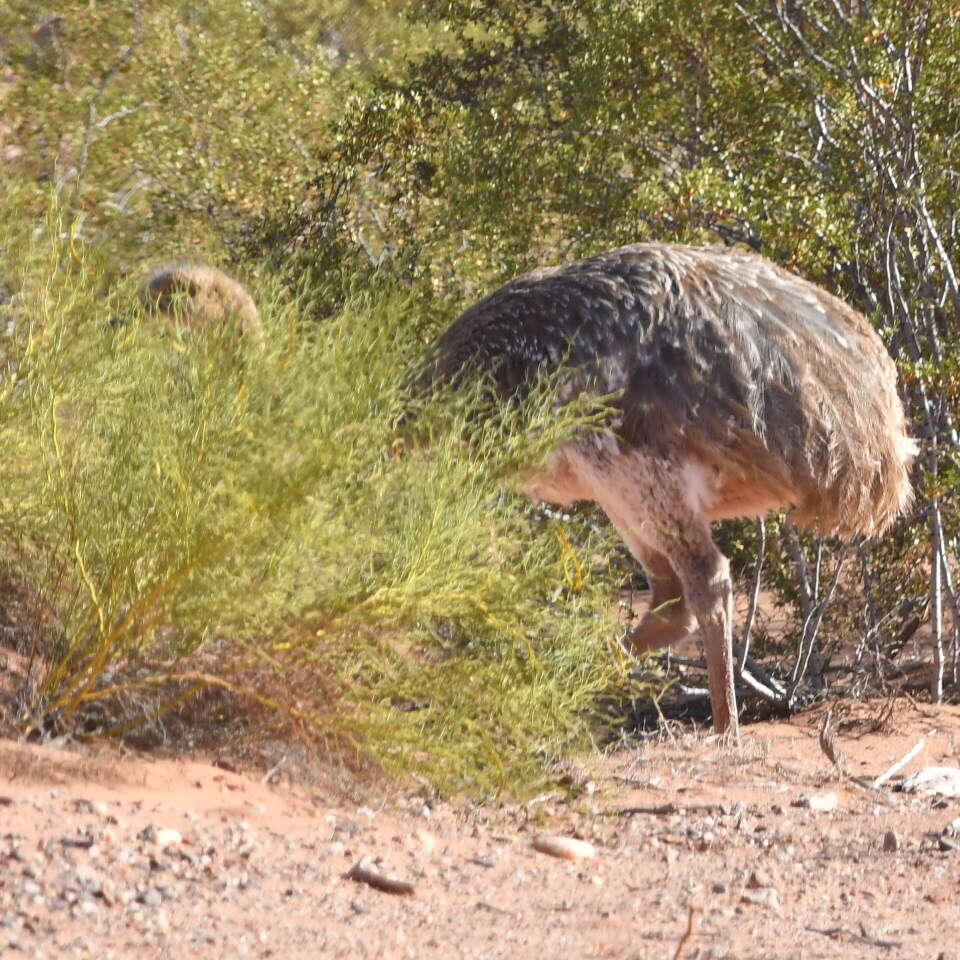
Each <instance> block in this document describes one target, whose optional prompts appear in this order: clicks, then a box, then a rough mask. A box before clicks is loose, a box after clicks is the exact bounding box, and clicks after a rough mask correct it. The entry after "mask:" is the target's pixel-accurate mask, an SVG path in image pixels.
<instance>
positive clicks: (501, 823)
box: [0, 702, 960, 960]
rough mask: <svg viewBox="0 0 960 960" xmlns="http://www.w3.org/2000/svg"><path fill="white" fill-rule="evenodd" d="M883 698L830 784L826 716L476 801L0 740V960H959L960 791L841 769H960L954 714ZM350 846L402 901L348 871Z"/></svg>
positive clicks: (854, 719)
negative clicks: (573, 790) (556, 785)
mask: <svg viewBox="0 0 960 960" xmlns="http://www.w3.org/2000/svg"><path fill="white" fill-rule="evenodd" d="M880 712H881V705H879V704H877V705H874V706H873V707H871V706H870V705H866V706H862V707H858V708H857V712H856V715H854V716H850V717H847V718H846V719H843V718H842V717H839V716H838V717H837V718H836V719H835V720H834V726H835V729H836V730H837V733H836V739H835V746H836V749H837V751H839V753H840V754H841V755H842V761H843V763H844V765H845V769H846V771H847V773H846V775H845V774H841V773H839V772H838V771H837V769H836V767H835V766H834V765H833V764H832V763H831V762H830V761H829V760H828V759H827V758H826V756H824V754H823V753H822V752H821V750H820V747H819V745H818V736H817V734H818V730H819V728H820V724H821V719H822V715H823V708H821V709H820V710H818V711H817V712H815V713H810V714H807V715H804V716H801V717H797V718H795V719H794V720H792V721H789V722H788V721H780V722H775V723H765V724H758V725H753V726H750V727H747V728H746V729H745V735H744V737H743V742H742V744H741V745H740V746H739V747H733V746H730V745H727V744H722V743H718V742H717V741H715V740H714V739H712V738H710V737H705V736H702V735H701V736H696V735H692V734H690V733H684V734H680V735H677V736H676V737H675V738H669V737H661V738H659V739H658V740H656V741H654V742H648V743H644V744H641V745H636V744H629V745H625V746H623V747H621V748H619V749H617V750H616V751H614V752H612V753H611V754H609V755H607V756H604V757H599V756H597V757H594V758H591V759H588V760H586V761H585V763H584V767H583V769H578V770H574V771H573V773H574V777H575V779H578V780H579V784H580V785H579V795H578V796H576V797H573V798H571V797H567V796H562V795H561V794H560V793H557V794H555V795H550V796H544V797H538V798H536V799H535V800H534V801H533V802H530V803H525V804H520V805H502V806H496V807H492V806H487V807H480V806H476V805H471V804H469V803H466V802H461V803H456V802H454V803H446V802H444V803H440V802H432V801H429V800H425V799H424V796H423V795H422V794H412V793H403V792H394V793H390V794H387V795H374V794H373V793H372V792H370V791H369V790H368V793H369V795H367V796H365V797H363V799H362V801H360V802H358V801H357V800H354V801H349V802H348V801H346V800H344V799H343V798H342V795H340V797H339V798H338V797H337V795H336V794H335V793H334V792H333V791H324V790H320V789H317V788H309V789H308V788H304V787H302V786H296V785H293V784H291V783H289V782H287V781H286V780H285V779H284V777H283V774H282V771H281V772H280V773H277V774H275V775H274V776H273V777H272V778H271V779H270V780H269V781H267V782H265V781H264V777H263V775H262V774H245V773H242V772H233V771H230V770H225V769H220V768H218V767H216V766H214V765H212V764H211V763H207V762H204V761H203V760H201V759H198V758H158V757H156V756H149V755H148V756H143V755H130V754H129V753H120V752H118V751H117V750H115V749H113V748H110V749H107V748H104V747H99V748H90V747H85V748H63V747H60V748H54V747H51V746H44V747H39V746H28V745H22V744H15V743H12V742H9V741H8V742H0V956H3V957H6V956H8V955H9V956H19V955H22V956H30V957H49V958H60V957H91V956H92V957H97V958H100V960H107V958H114V957H116V958H121V957H122V958H128V957H130V958H133V957H137V958H148V957H149V958H152V957H172V958H173V957H177V958H178V957H201V956H202V957H208V958H210V957H285V958H298V957H304V958H307V957H311V958H313V957H383V958H392V957H397V958H401V957H411V958H413V957H444V958H449V957H510V958H527V957H531V958H532V957H537V958H539V957H566V958H571V960H573V958H581V957H582V958H586V957H617V958H628V960H639V958H644V960H645V958H651V960H653V958H657V960H660V958H663V960H673V958H679V957H683V958H686V960H692V958H706V957H715V958H720V957H729V958H736V960H746V958H785V960H787V958H789V960H798V958H811V960H813V958H820V957H824V958H826V957H868V958H869V957H889V958H905V960H907V958H909V960H917V958H929V960H936V958H938V957H940V958H960V849H958V848H960V839H958V840H957V841H956V842H954V839H953V834H952V832H951V831H950V830H949V829H948V830H947V832H946V833H944V832H943V831H944V829H945V828H947V827H948V825H949V824H950V823H951V821H953V820H954V818H956V817H958V816H960V798H956V797H954V798H944V797H937V796H927V795H918V794H908V793H904V792H898V791H896V790H895V789H890V787H891V786H895V785H896V783H897V781H898V780H899V779H900V777H899V776H897V777H893V778H891V780H890V781H888V784H887V785H886V786H885V788H883V789H879V790H877V789H872V788H871V787H869V785H867V786H864V785H862V784H861V783H858V782H857V780H856V779H854V778H859V779H860V780H863V781H864V783H866V782H867V779H868V778H873V777H876V776H877V775H879V774H881V773H883V772H884V771H885V770H886V769H887V768H888V767H889V766H890V765H891V764H892V763H893V762H894V761H895V760H897V759H898V758H899V757H901V756H903V755H904V754H905V753H907V752H908V751H909V750H910V748H911V747H912V746H913V745H914V744H915V743H916V742H917V741H918V740H919V739H920V738H921V737H923V738H924V741H925V745H924V747H923V748H922V749H921V751H920V752H919V753H918V754H917V755H916V757H915V758H914V759H913V760H912V761H911V762H910V763H909V764H908V765H907V766H906V767H905V768H904V771H903V772H905V773H911V772H913V771H916V770H919V769H920V768H922V767H925V766H928V765H953V766H956V765H960V756H958V750H960V708H956V707H944V708H939V709H933V708H928V707H924V706H920V707H916V706H912V705H908V704H905V703H903V702H901V704H900V705H898V707H897V709H896V710H895V711H894V712H893V713H892V715H891V716H890V717H889V719H888V720H887V721H886V723H885V724H883V725H882V726H883V728H882V729H879V730H877V729H874V728H875V727H876V724H875V723H874V722H873V720H874V716H875V715H878V714H880ZM839 713H841V711H839V710H838V711H835V714H839ZM829 794H834V795H835V799H836V807H835V808H834V809H828V810H820V809H815V807H817V806H818V801H819V805H826V806H828V807H829V806H830V805H831V802H832V800H831V797H830V796H829ZM825 795H826V796H825ZM811 796H812V797H813V798H814V799H813V805H814V809H811V807H810V806H802V805H800V804H803V803H805V802H809V798H810V797H811ZM824 798H825V799H824ZM545 835H560V836H565V837H579V838H583V839H586V840H589V841H590V842H591V843H592V844H593V846H594V848H595V856H593V857H591V858H588V859H583V860H578V861H567V860H562V859H557V858H555V857H552V856H549V855H547V854H544V853H541V852H538V851H537V850H536V849H534V847H533V845H532V844H533V841H534V839H536V838H538V837H543V836H545ZM364 858H365V859H364ZM361 859H364V863H365V865H366V866H367V867H369V869H370V870H371V871H373V872H374V873H375V874H378V875H392V876H393V877H394V878H396V879H399V880H401V881H405V882H406V883H407V884H409V885H410V887H412V893H389V892H383V891H381V890H379V889H376V888H374V887H371V886H369V885H367V884H366V883H363V882H359V881H356V880H353V879H350V878H349V877H347V876H346V874H347V873H348V872H349V871H350V869H351V867H353V866H354V865H355V864H356V863H357V862H358V861H360V860H361ZM404 889H409V887H404ZM688 927H689V928H690V933H689V935H686V936H685V933H686V931H687V930H688Z"/></svg>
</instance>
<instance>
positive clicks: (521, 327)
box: [421, 244, 914, 734]
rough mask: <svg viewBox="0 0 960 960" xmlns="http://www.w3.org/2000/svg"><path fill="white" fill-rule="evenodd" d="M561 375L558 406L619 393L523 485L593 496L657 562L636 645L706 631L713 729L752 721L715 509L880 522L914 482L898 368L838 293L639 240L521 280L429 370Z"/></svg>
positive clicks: (434, 378)
mask: <svg viewBox="0 0 960 960" xmlns="http://www.w3.org/2000/svg"><path fill="white" fill-rule="evenodd" d="M468 372H476V373H486V374H488V375H490V376H492V378H493V380H494V382H495V384H496V386H497V388H498V390H499V393H500V395H501V396H503V397H507V396H512V395H514V394H516V393H517V392H518V391H523V390H524V389H525V387H526V386H527V385H529V384H530V382H531V381H532V379H533V378H535V377H537V376H538V375H541V374H545V373H552V374H556V375H558V376H559V379H558V381H557V382H558V388H557V389H558V395H557V404H558V405H562V404H564V403H566V402H569V401H570V400H571V399H572V398H573V397H575V396H577V395H579V394H581V393H584V392H587V393H590V394H595V395H597V396H613V397H614V398H615V399H614V409H615V411H616V415H615V417H614V422H612V423H611V424H610V429H609V431H607V432H606V433H603V434H599V435H597V434H589V435H585V436H584V437H582V438H579V439H574V440H571V441H569V442H567V443H565V444H564V445H563V446H561V447H559V448H558V449H556V450H554V451H553V452H552V454H551V455H550V457H549V459H548V461H547V463H546V465H545V466H543V467H542V468H540V469H539V470H538V471H537V472H536V474H535V475H533V476H532V477H530V478H529V479H528V481H527V483H526V485H525V490H526V492H528V493H529V494H530V495H531V496H532V497H533V498H535V499H538V500H547V501H552V502H555V503H560V504H571V503H573V502H575V501H578V500H595V501H596V502H597V503H598V504H599V505H600V507H601V508H602V509H603V510H604V512H605V513H606V514H607V516H608V517H609V518H610V520H611V521H612V522H613V524H614V525H615V526H616V528H617V530H618V531H619V533H620V535H621V537H622V538H623V540H624V542H625V543H626V545H627V546H628V547H629V549H630V551H631V552H632V554H633V555H634V557H635V558H636V559H637V561H638V562H639V563H640V564H641V566H642V567H643V568H644V571H645V573H646V575H647V578H648V580H649V582H650V586H651V589H652V599H651V608H650V611H649V612H648V613H647V615H646V616H645V617H644V619H643V620H642V621H641V623H640V625H639V626H638V627H637V628H636V629H635V630H634V631H633V632H632V634H631V636H630V644H631V648H632V650H633V651H634V652H635V653H640V652H642V651H644V650H647V649H650V648H652V647H657V646H664V645H667V644H669V643H671V642H673V641H675V640H678V639H680V638H681V637H683V636H685V635H687V634H689V633H691V632H693V631H694V630H695V629H696V628H697V627H699V629H700V632H701V635H702V639H703V642H704V646H705V650H706V657H707V669H708V675H709V683H710V700H711V707H712V710H713V718H714V726H715V729H716V730H718V731H721V732H723V731H731V732H732V733H734V734H735V733H736V731H737V707H736V699H735V693H734V669H733V654H732V629H733V625H732V616H733V614H732V607H733V599H732V598H733V593H732V585H731V581H730V573H729V563H728V561H727V559H726V558H725V557H724V556H723V555H722V553H721V552H720V550H719V549H718V548H717V546H716V544H715V543H714V541H713V537H712V535H711V532H710V523H711V522H712V521H715V520H719V519H723V518H731V517H750V516H754V517H755V516H760V515H763V514H764V513H766V512H767V511H769V510H771V509H775V508H780V507H792V508H794V519H795V520H796V522H797V523H799V524H800V525H802V526H806V527H807V528H809V529H812V530H815V531H817V532H821V533H836V534H838V535H840V536H842V537H852V536H855V535H858V534H865V535H871V534H875V533H879V532H880V531H882V530H883V529H884V528H885V527H886V526H887V525H888V524H889V523H890V522H891V520H892V519H893V518H894V517H895V516H896V514H897V513H898V512H899V511H900V510H901V509H902V508H903V507H904V505H905V504H906V502H907V501H908V499H909V496H910V484H909V478H908V468H909V464H910V461H911V458H912V455H913V450H914V448H913V443H912V441H911V440H910V439H909V438H908V437H907V435H906V425H905V420H904V413H903V407H902V405H901V403H900V400H899V398H898V396H897V391H896V371H895V368H894V364H893V362H892V360H891V359H890V357H889V355H888V354H887V352H886V350H885V348H884V345H883V343H882V341H881V340H880V338H879V336H878V335H877V334H876V332H875V331H874V330H873V328H872V327H871V326H870V324H869V323H868V322H867V320H866V319H865V318H864V317H863V316H862V315H861V314H859V313H858V312H857V311H855V310H853V309H852V308H851V307H849V306H847V305H846V304H845V303H843V302H842V301H841V300H839V299H837V298H836V297H834V296H832V295H831V294H829V293H827V292H826V291H824V290H822V289H820V288H819V287H817V286H815V285H813V284H811V283H809V282H808V281H806V280H803V279H801V278H799V277H797V276H795V275H793V274H790V273H788V272H787V271H785V270H783V269H781V268H780V267H778V266H776V265H775V264H773V263H771V262H770V261H768V260H766V259H764V258H762V257H759V256H757V255H755V254H752V253H747V252H744V251H741V250H737V249H722V248H714V247H707V248H697V247H686V246H679V245H669V244H636V245H633V246H628V247H621V248H619V249H616V250H611V251H608V252H606V253H602V254H599V255H598V256H595V257H590V258H589V259H586V260H581V261H578V262H576V263H570V264H565V265H563V266H560V267H553V268H547V269H540V270H535V271H533V272H532V273H528V274H525V275H523V276H520V277H517V278H515V279H513V280H511V281H509V282H508V283H506V284H504V286H502V287H500V288H499V289H498V290H496V291H494V292H493V293H491V294H490V295H489V296H487V297H486V298H485V299H483V300H481V301H480V302H479V303H477V304H475V305H474V306H472V307H470V308H469V309H468V310H467V311H466V312H464V313H463V314H462V315H461V316H460V317H459V318H458V319H457V320H456V321H454V323H453V324H452V325H451V326H450V327H449V329H448V330H447V331H446V332H445V333H444V334H443V335H442V336H441V337H440V338H439V340H438V341H437V342H436V344H435V346H434V350H433V353H432V355H431V360H430V363H429V366H428V370H427V372H426V374H425V376H424V378H423V380H422V381H421V382H422V383H423V384H425V385H426V384H430V385H432V384H438V383H440V382H444V381H447V382H456V381H457V380H458V379H459V378H460V377H462V376H463V375H465V374H466V373H468Z"/></svg>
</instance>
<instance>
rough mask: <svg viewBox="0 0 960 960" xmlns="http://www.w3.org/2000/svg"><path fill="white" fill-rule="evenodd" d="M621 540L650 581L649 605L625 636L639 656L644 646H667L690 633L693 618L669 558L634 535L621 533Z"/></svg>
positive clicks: (654, 647)
mask: <svg viewBox="0 0 960 960" xmlns="http://www.w3.org/2000/svg"><path fill="white" fill-rule="evenodd" d="M624 540H625V542H626V543H627V546H628V547H629V548H630V552H631V553H632V554H633V555H634V557H635V558H636V559H637V562H638V563H639V564H640V566H641V567H643V571H644V573H645V574H646V575H647V581H648V582H649V584H650V593H651V596H650V608H649V609H648V610H647V612H646V614H645V615H644V617H643V619H642V620H641V621H640V623H639V624H638V625H637V626H636V627H635V628H634V629H633V630H631V631H630V636H629V638H628V642H629V644H630V650H631V651H632V653H633V654H634V656H639V655H640V654H641V653H645V652H646V651H647V650H657V649H659V648H660V647H667V646H669V645H670V644H672V643H676V642H677V641H678V640H682V639H684V638H685V637H687V636H689V635H690V634H691V633H692V632H693V631H694V630H695V629H696V620H695V619H694V617H693V614H692V613H691V612H690V607H689V604H688V603H687V601H686V599H685V598H684V596H683V584H681V582H680V578H679V577H678V576H677V574H676V571H675V570H674V569H673V567H672V566H670V561H669V560H667V558H666V557H665V556H664V555H663V554H662V553H657V552H656V551H655V550H651V549H650V548H649V547H647V546H645V545H644V544H641V543H639V542H637V541H636V538H632V537H631V538H629V539H628V538H627V537H624ZM631 540H632V541H633V542H630V541H631Z"/></svg>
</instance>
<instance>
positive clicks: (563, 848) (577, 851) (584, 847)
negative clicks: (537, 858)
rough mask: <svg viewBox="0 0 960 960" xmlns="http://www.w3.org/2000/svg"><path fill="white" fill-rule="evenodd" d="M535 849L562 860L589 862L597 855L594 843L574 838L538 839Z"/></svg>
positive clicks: (535, 842) (534, 842)
mask: <svg viewBox="0 0 960 960" xmlns="http://www.w3.org/2000/svg"><path fill="white" fill-rule="evenodd" d="M533 849H534V850H538V851H539V852H540V853H546V854H549V855H550V856H551V857H560V858H561V859H562V860H589V859H591V858H592V857H595V856H596V855H597V851H596V848H595V847H594V845H593V844H592V843H588V842H587V841H586V840H575V839H574V838H573V837H549V836H547V837H537V838H536V839H535V840H534V841H533Z"/></svg>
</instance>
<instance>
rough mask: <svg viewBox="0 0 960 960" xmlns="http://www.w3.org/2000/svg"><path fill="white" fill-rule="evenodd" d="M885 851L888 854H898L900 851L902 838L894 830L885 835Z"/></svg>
mask: <svg viewBox="0 0 960 960" xmlns="http://www.w3.org/2000/svg"><path fill="white" fill-rule="evenodd" d="M883 849H884V850H885V851H886V852H887V853H896V852H897V851H898V850H899V849H900V838H899V837H898V836H897V835H896V834H895V833H894V832H893V831H892V830H888V831H887V832H886V833H885V834H884V835H883Z"/></svg>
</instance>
